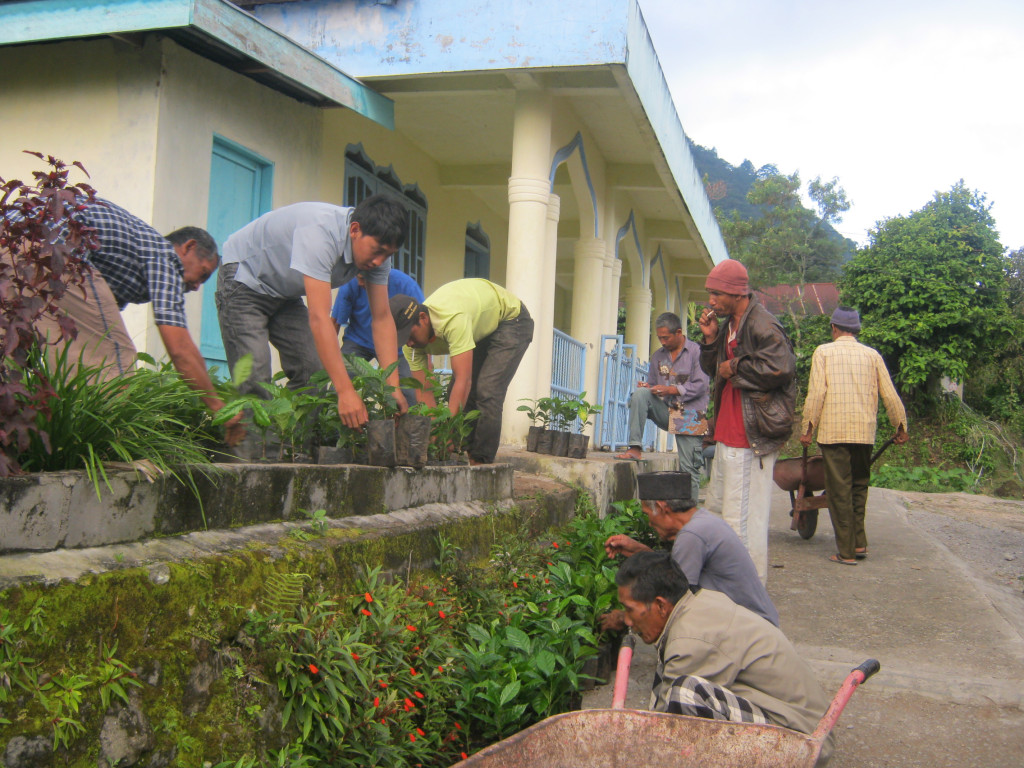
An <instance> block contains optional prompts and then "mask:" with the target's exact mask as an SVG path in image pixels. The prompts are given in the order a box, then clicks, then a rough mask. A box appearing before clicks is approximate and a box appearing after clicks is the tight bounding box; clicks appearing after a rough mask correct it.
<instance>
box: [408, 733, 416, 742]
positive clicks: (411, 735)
mask: <svg viewBox="0 0 1024 768" xmlns="http://www.w3.org/2000/svg"><path fill="white" fill-rule="evenodd" d="M409 741H416V734H415V733H410V734H409Z"/></svg>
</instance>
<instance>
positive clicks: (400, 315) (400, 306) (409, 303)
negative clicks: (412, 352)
mask: <svg viewBox="0 0 1024 768" xmlns="http://www.w3.org/2000/svg"><path fill="white" fill-rule="evenodd" d="M426 311H427V308H426V306H424V305H423V304H420V303H419V302H418V301H416V299H414V298H413V297H412V296H405V295H404V294H401V293H399V294H396V295H395V296H392V297H391V316H392V317H393V318H395V330H396V331H398V346H399V347H404V346H405V343H406V342H407V341H409V333H410V332H411V331H412V327H413V326H414V325H416V323H417V322H419V319H420V312H426Z"/></svg>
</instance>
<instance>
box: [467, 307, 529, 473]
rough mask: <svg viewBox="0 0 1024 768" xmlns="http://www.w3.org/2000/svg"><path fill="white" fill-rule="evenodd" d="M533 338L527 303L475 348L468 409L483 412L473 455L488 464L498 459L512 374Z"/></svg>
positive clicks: (471, 446)
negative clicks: (503, 412) (502, 419)
mask: <svg viewBox="0 0 1024 768" xmlns="http://www.w3.org/2000/svg"><path fill="white" fill-rule="evenodd" d="M531 341H533V318H532V317H530V313H529V312H527V311H526V306H525V305H523V306H522V308H521V309H520V310H519V316H518V317H515V318H513V319H512V320H505V321H503V322H501V323H499V324H498V327H497V328H495V329H494V333H492V334H491V335H490V336H486V337H484V338H482V339H481V340H480V341H478V342H477V343H476V348H475V349H474V350H473V383H472V384H471V385H470V388H469V399H468V400H466V411H480V416H479V418H477V420H476V421H475V422H473V431H472V433H471V434H470V436H469V458H471V459H472V460H473V461H479V462H482V463H484V464H490V463H491V462H492V461H494V456H495V454H496V453H497V452H498V442H499V441H500V439H501V412H502V409H503V408H504V406H505V395H506V393H507V392H508V385H509V384H511V383H512V377H513V376H515V375H516V370H517V369H518V368H519V363H520V361H522V359H523V355H524V354H525V353H526V348H527V347H529V346H530V342H531Z"/></svg>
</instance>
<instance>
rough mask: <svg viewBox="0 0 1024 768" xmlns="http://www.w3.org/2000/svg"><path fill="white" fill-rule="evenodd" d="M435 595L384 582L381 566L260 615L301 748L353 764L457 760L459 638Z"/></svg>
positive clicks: (331, 761)
mask: <svg viewBox="0 0 1024 768" xmlns="http://www.w3.org/2000/svg"><path fill="white" fill-rule="evenodd" d="M427 602H428V600H427V599H426V597H425V595H424V594H423V593H422V592H420V591H419V590H411V589H407V588H405V587H403V586H401V585H396V584H386V583H384V581H383V580H382V579H381V578H380V569H379V568H377V569H373V570H371V571H369V573H368V575H367V576H366V578H365V579H364V580H363V581H362V582H361V583H360V584H359V585H358V591H357V593H356V594H355V595H353V596H351V597H343V598H338V599H326V598H322V597H321V598H315V599H312V600H310V599H306V600H305V601H303V602H301V603H300V605H299V607H297V608H296V609H295V610H294V615H293V616H289V617H285V616H282V615H280V614H271V615H266V616H264V615H261V614H253V615H252V620H251V622H250V624H251V625H253V628H252V629H251V631H252V634H253V635H254V636H255V637H259V638H261V639H262V640H263V643H264V645H265V646H266V647H267V648H268V649H269V650H270V656H271V657H272V659H273V670H274V672H273V675H271V676H270V677H271V679H272V680H274V682H275V684H276V687H277V690H278V693H279V694H280V695H281V697H282V699H283V701H284V708H283V710H282V720H283V726H284V727H285V729H286V730H288V731H289V735H290V736H291V737H293V739H294V741H295V742H296V743H297V744H299V745H300V746H301V749H302V752H303V754H305V755H309V756H313V757H315V758H316V759H317V760H319V761H321V762H322V764H323V765H331V766H344V767H351V768H356V767H357V766H358V767H359V768H362V767H363V766H367V765H377V766H392V765H393V766H405V765H413V764H417V763H420V764H422V765H425V766H430V765H438V766H440V765H450V764H451V763H453V762H456V760H457V756H458V754H459V752H460V751H461V750H462V749H464V748H465V745H464V743H463V742H464V741H465V739H464V738H460V737H453V734H455V733H457V732H458V730H459V729H458V728H456V726H455V724H454V722H453V720H452V716H451V714H450V713H449V708H450V705H451V702H452V701H453V700H454V699H455V697H456V693H457V690H456V689H457V682H456V680H455V679H454V677H453V674H452V671H451V668H452V664H451V654H450V652H449V648H450V647H451V646H452V645H453V644H454V643H455V638H454V637H453V636H452V635H451V630H450V623H449V622H447V621H446V620H445V619H443V618H441V617H440V615H439V609H438V607H437V605H438V603H435V605H434V606H429V605H427ZM450 602H451V601H450V600H446V601H445V603H444V604H445V605H446V606H448V607H449V611H451V612H452V613H454V612H456V611H457V609H456V608H454V607H451V606H449V603H450ZM446 616H447V612H446Z"/></svg>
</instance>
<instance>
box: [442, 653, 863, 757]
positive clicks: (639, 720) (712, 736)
mask: <svg viewBox="0 0 1024 768" xmlns="http://www.w3.org/2000/svg"><path fill="white" fill-rule="evenodd" d="M627 664H628V662H627ZM620 668H621V667H620ZM627 669H628V667H627ZM878 669H879V663H878V662H877V661H875V660H874V659H868V660H867V661H865V662H864V663H863V664H861V665H860V666H859V667H857V668H856V669H855V670H853V671H852V672H851V673H850V674H849V676H848V677H847V678H846V681H845V682H844V683H843V685H842V687H840V689H839V692H838V693H836V696H835V698H834V699H833V700H832V704H831V705H830V706H829V708H828V711H827V712H826V713H825V716H824V717H822V719H821V721H820V722H819V723H818V727H817V728H816V729H815V731H814V733H813V734H812V735H810V736H808V735H807V734H804V733H799V732H797V731H792V730H790V729H788V728H782V727H780V726H777V725H754V724H749V723H732V722H724V721H721V720H708V719H705V718H702V717H689V716H687V715H669V714H665V713H663V712H648V711H640V710H635V709H621V708H613V709H585V710H580V711H577V712H566V713H564V714H561V715H555V716H553V717H549V718H547V719H546V720H543V721H541V722H539V723H537V724H536V725H533V726H531V727H530V728H527V729H526V730H524V731H520V732H519V733H517V734H515V735H513V736H510V737H508V738H507V739H504V740H503V741H499V742H498V743H497V744H492V745H491V746H489V747H487V748H486V749H483V750H481V751H479V752H477V753H476V754H475V755H472V756H471V757H469V758H467V759H465V760H463V761H461V762H459V763H457V764H456V766H455V767H453V768H637V766H643V768H741V767H742V768H813V766H814V764H815V763H816V762H817V761H818V755H819V754H820V752H821V745H822V743H823V742H824V741H825V738H826V737H827V736H828V734H829V732H830V731H831V730H832V727H833V726H834V725H835V723H836V721H837V720H838V719H839V715H840V714H841V713H842V711H843V708H844V707H845V706H846V703H847V702H848V701H849V700H850V697H851V696H852V695H853V692H854V690H856V688H857V686H858V685H860V684H861V683H862V682H864V680H866V679H867V678H868V677H870V676H871V675H873V674H874V673H875V672H876V671H878ZM627 677H628V671H627ZM612 706H613V707H616V704H615V703H613V705H612ZM619 706H621V705H619Z"/></svg>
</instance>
